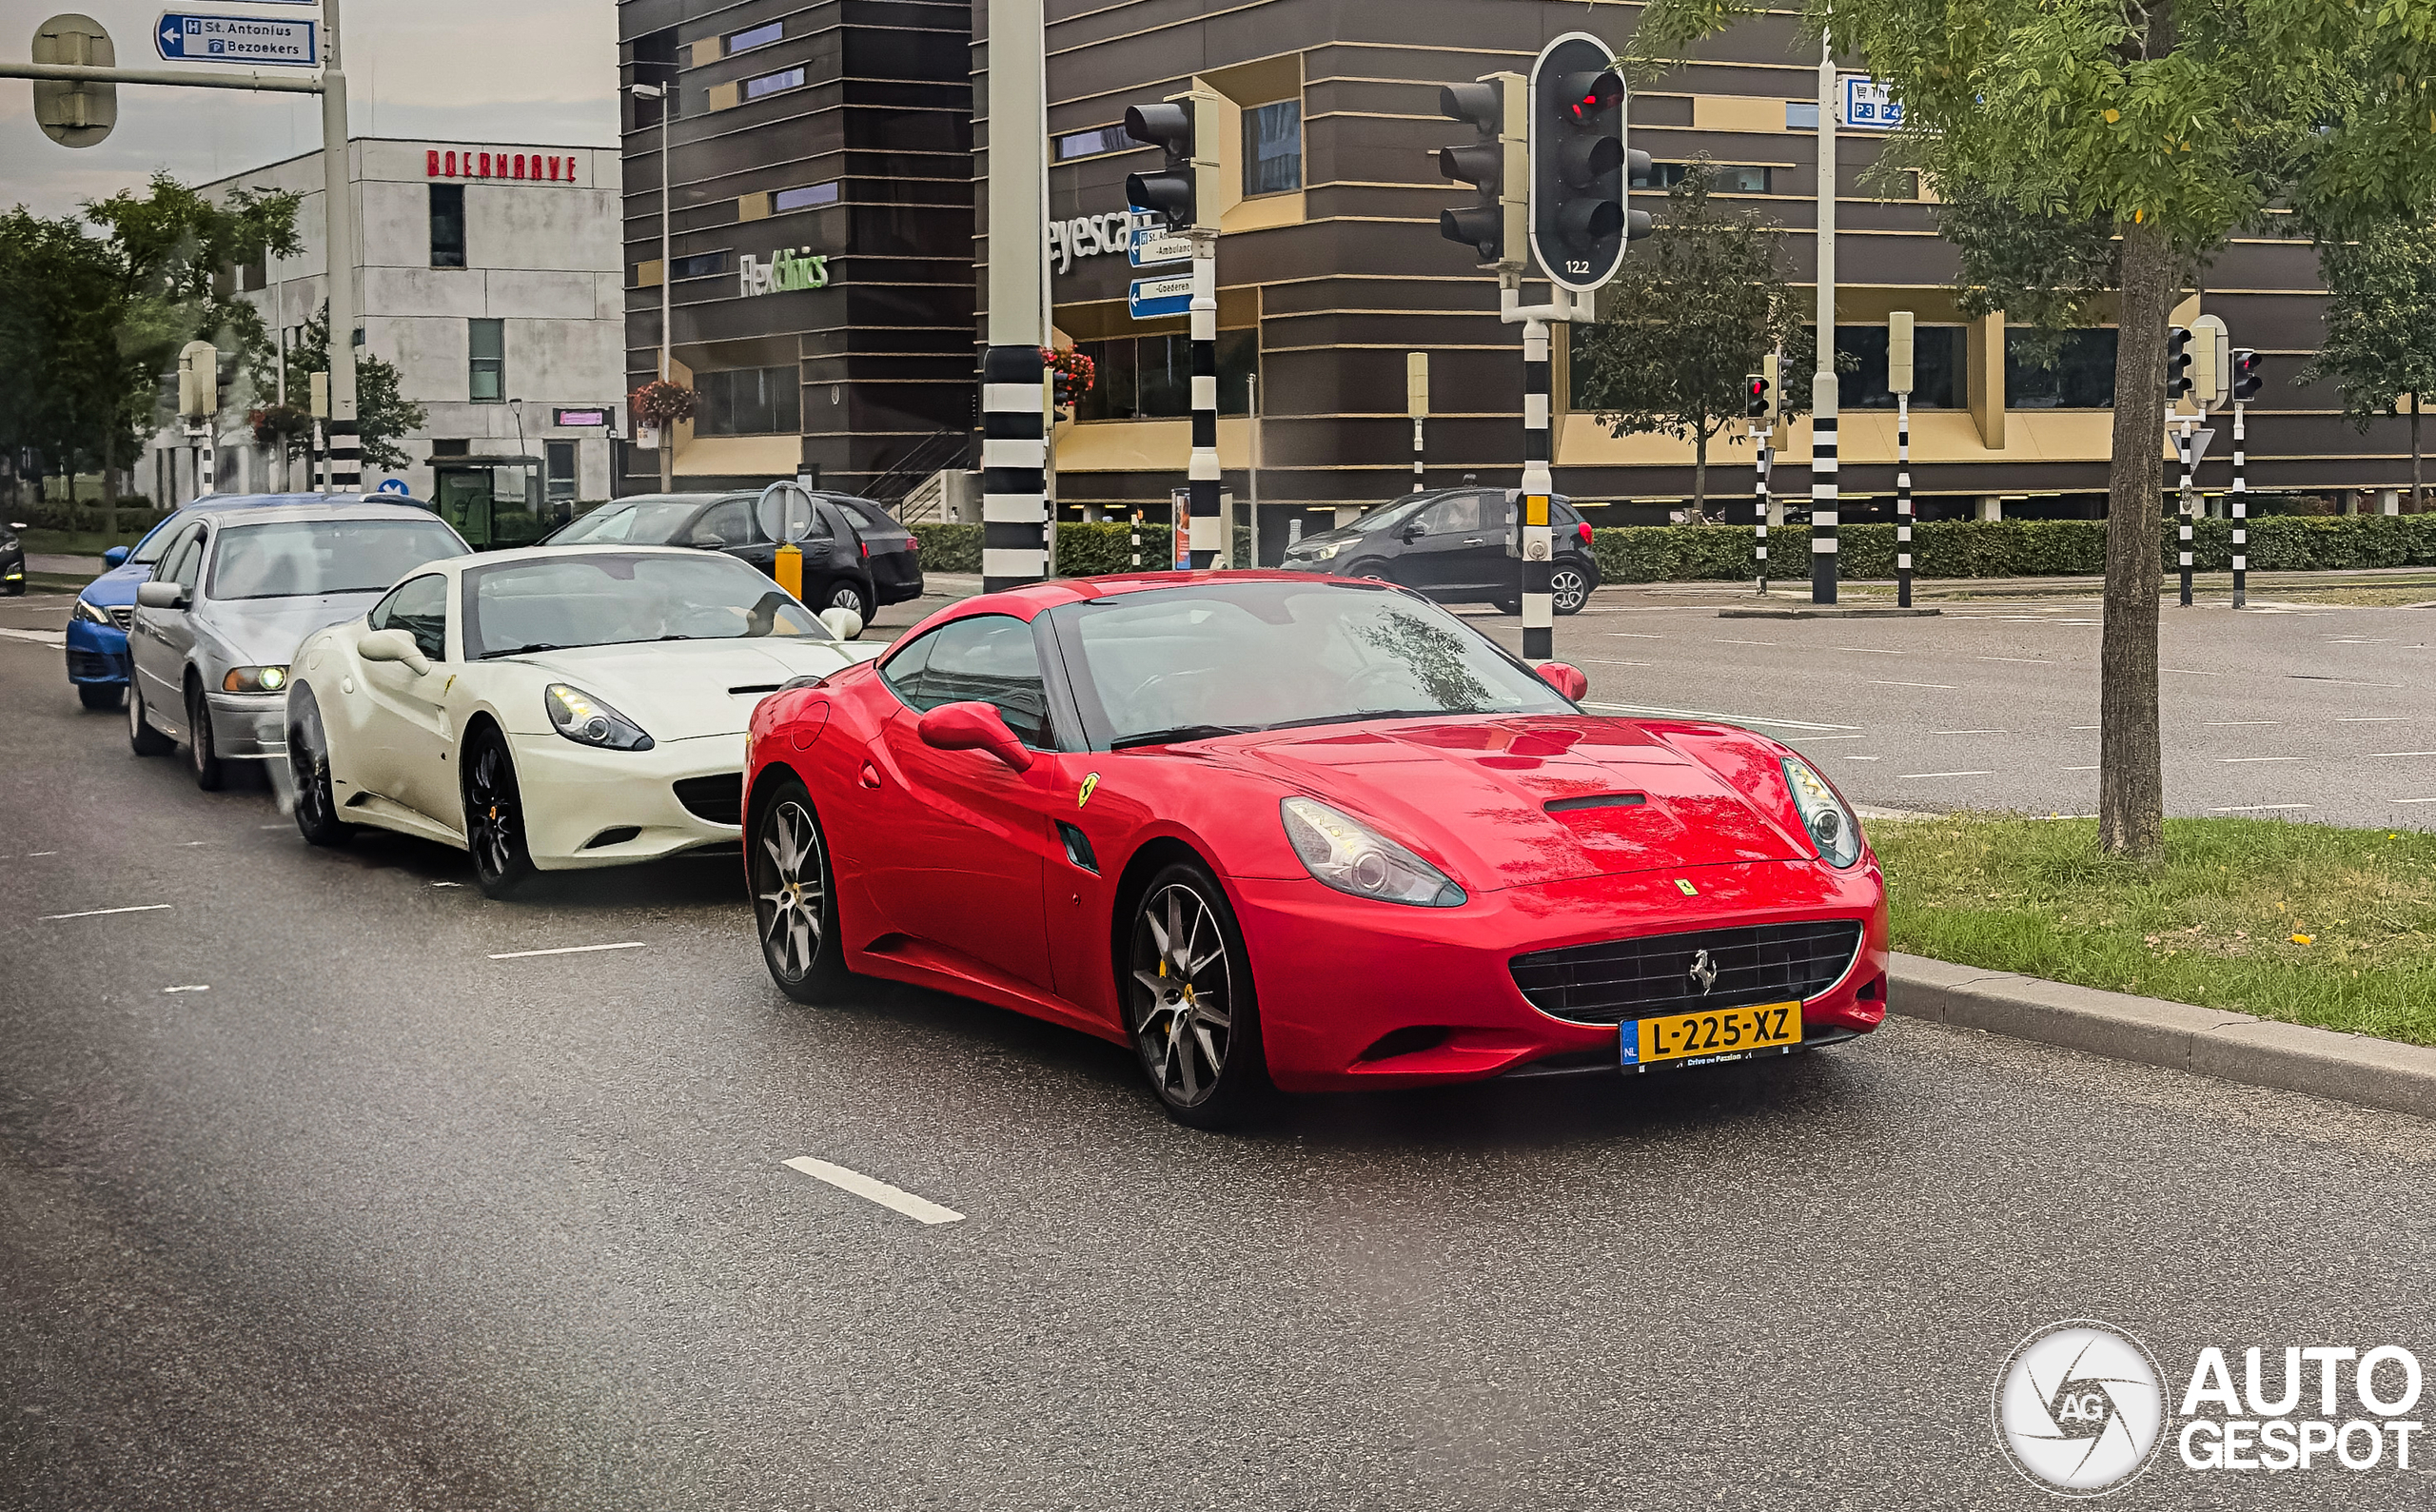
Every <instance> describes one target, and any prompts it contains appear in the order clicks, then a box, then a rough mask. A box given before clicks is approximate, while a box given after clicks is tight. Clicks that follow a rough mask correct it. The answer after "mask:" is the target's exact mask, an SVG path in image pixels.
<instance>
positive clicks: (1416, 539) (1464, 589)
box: [1279, 488, 1599, 615]
mask: <svg viewBox="0 0 2436 1512" xmlns="http://www.w3.org/2000/svg"><path fill="white" fill-rule="evenodd" d="M1514 509H1515V506H1514V505H1513V504H1510V503H1508V502H1507V501H1506V497H1505V491H1504V490H1503V489H1502V488H1442V489H1439V490H1436V491H1434V492H1431V493H1425V494H1411V495H1407V496H1406V497H1405V498H1403V499H1399V500H1397V501H1395V502H1393V503H1389V504H1383V505H1381V506H1380V507H1378V508H1376V509H1374V510H1372V511H1370V513H1368V514H1366V515H1365V516H1363V517H1362V518H1361V519H1360V520H1355V521H1354V522H1353V523H1352V524H1350V525H1346V526H1342V527H1340V528H1339V529H1336V530H1330V531H1325V532H1323V533H1321V534H1319V535H1316V536H1306V537H1304V538H1303V539H1302V540H1298V541H1296V542H1295V543H1294V544H1293V545H1291V546H1288V547H1287V549H1286V560H1284V561H1283V562H1281V563H1279V565H1280V566H1281V567H1282V568H1284V569H1285V570H1286V571H1287V572H1325V573H1331V574H1334V575H1335V576H1337V577H1340V578H1378V579H1385V581H1388V582H1397V583H1402V584H1404V585H1405V587H1407V588H1415V589H1419V590H1420V591H1421V592H1423V593H1424V594H1427V595H1428V596H1429V597H1430V598H1432V599H1439V600H1441V601H1442V602H1445V603H1487V604H1495V605H1497V606H1498V608H1500V609H1502V610H1503V611H1505V612H1506V613H1507V614H1510V615H1511V614H1521V613H1522V560H1520V559H1519V558H1515V557H1510V556H1508V555H1506V550H1505V538H1506V535H1507V533H1508V532H1509V531H1510V530H1511V529H1512V526H1513V519H1514ZM1548 524H1549V525H1550V527H1551V534H1552V535H1553V537H1554V538H1555V547H1556V549H1555V553H1554V557H1553V560H1551V562H1550V564H1549V568H1550V570H1549V573H1548V588H1549V591H1550V593H1552V594H1553V595H1554V596H1555V598H1556V611H1557V613H1559V614H1561V615H1569V614H1578V613H1580V612H1581V606H1582V605H1583V604H1585V603H1588V602H1589V601H1590V591H1591V590H1592V589H1594V588H1596V587H1598V586H1599V562H1598V560H1597V559H1596V558H1594V557H1593V556H1592V555H1591V552H1590V525H1589V522H1588V521H1587V520H1583V519H1582V518H1581V512H1580V511H1578V510H1576V509H1575V508H1574V507H1573V505H1572V504H1571V503H1569V502H1567V501H1565V500H1563V499H1562V498H1554V499H1551V500H1549V501H1548Z"/></svg>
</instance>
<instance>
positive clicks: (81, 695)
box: [76, 682, 127, 714]
mask: <svg viewBox="0 0 2436 1512" xmlns="http://www.w3.org/2000/svg"><path fill="white" fill-rule="evenodd" d="M76 701H77V702H79V703H81V704H83V705H84V706H85V707H86V708H88V709H90V710H92V711H93V712H94V713H96V714H116V713H117V712H118V708H119V705H120V704H122V703H124V702H126V701H127V690H126V689H125V688H122V687H120V686H119V685H118V684H117V683H115V682H80V683H78V684H76Z"/></svg>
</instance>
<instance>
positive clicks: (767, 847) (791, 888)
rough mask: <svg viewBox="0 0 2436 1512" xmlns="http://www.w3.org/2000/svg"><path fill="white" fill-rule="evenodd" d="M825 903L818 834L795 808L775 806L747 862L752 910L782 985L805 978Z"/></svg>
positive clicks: (789, 802) (788, 802) (784, 803)
mask: <svg viewBox="0 0 2436 1512" xmlns="http://www.w3.org/2000/svg"><path fill="white" fill-rule="evenodd" d="M827 900H828V888H827V877H826V874H825V870H824V868H823V867H822V864H821V855H820V831H819V830H818V829H817V828H816V827H815V825H814V824H813V822H812V815H810V814H808V813H806V812H805V811H804V807H803V805H802V804H801V803H798V802H796V800H795V799H793V798H788V799H784V800H781V801H780V802H779V803H778V805H777V806H776V808H774V809H772V810H771V812H770V818H769V821H768V823H767V824H766V825H765V826H764V828H763V829H762V831H761V844H760V848H759V849H758V851H756V854H755V855H754V857H753V907H754V913H755V914H756V916H757V921H758V923H759V924H760V928H761V943H762V947H763V952H764V953H765V954H766V955H767V956H768V957H769V960H770V969H771V970H772V971H774V972H777V973H778V975H779V976H780V977H782V978H784V979H785V980H787V981H790V982H799V981H802V980H803V979H804V977H806V976H807V975H809V974H810V973H811V972H812V965H813V962H814V960H815V958H817V957H818V955H819V954H820V944H821V918H822V906H823V905H824V904H825V903H826V902H827Z"/></svg>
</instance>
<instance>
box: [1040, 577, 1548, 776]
mask: <svg viewBox="0 0 2436 1512" xmlns="http://www.w3.org/2000/svg"><path fill="white" fill-rule="evenodd" d="M1050 614H1051V623H1053V624H1054V625H1055V626H1056V627H1057V631H1058V638H1059V641H1060V642H1061V644H1062V645H1063V647H1064V648H1065V655H1066V658H1067V662H1068V665H1069V666H1070V667H1075V670H1076V673H1077V676H1076V677H1075V678H1074V681H1075V683H1076V688H1077V692H1078V693H1080V694H1081V695H1082V702H1083V703H1084V705H1085V717H1086V718H1087V719H1089V720H1090V722H1091V723H1092V724H1093V725H1094V726H1095V727H1096V728H1095V729H1094V730H1093V735H1094V736H1096V737H1097V741H1098V742H1099V743H1105V744H1110V745H1124V744H1127V743H1129V742H1133V743H1149V742H1148V741H1147V740H1146V739H1145V737H1146V736H1155V735H1158V734H1160V733H1162V732H1190V733H1191V734H1194V735H1213V734H1222V733H1231V732H1242V731H1250V730H1271V729H1276V728H1279V727H1280V726H1285V725H1306V724H1330V723H1337V722H1341V721H1345V720H1352V719H1362V718H1380V717H1390V716H1411V717H1424V716H1431V715H1443V714H1570V713H1572V712H1573V705H1571V704H1569V703H1567V702H1566V701H1565V700H1564V699H1563V698H1562V697H1559V696H1558V695H1557V693H1556V691H1555V690H1554V689H1552V688H1550V687H1549V686H1548V685H1547V684H1546V683H1544V682H1542V681H1541V680H1540V679H1539V678H1538V677H1535V676H1533V675H1532V673H1531V671H1530V669H1529V668H1527V667H1525V666H1523V665H1522V663H1521V662H1519V661H1517V660H1515V659H1514V658H1512V657H1510V656H1508V655H1506V654H1505V652H1504V651H1503V649H1502V648H1500V647H1499V646H1498V645H1497V644H1496V643H1495V642H1493V641H1491V640H1490V639H1489V638H1487V637H1485V636H1483V635H1482V634H1481V633H1480V632H1478V631H1476V630H1474V629H1472V628H1471V627H1470V626H1469V625H1466V624H1465V623H1464V622H1463V621H1462V620H1460V619H1456V618H1455V617H1454V616H1453V615H1450V614H1448V613H1447V612H1446V611H1445V610H1444V609H1441V608H1439V607H1438V606H1437V605H1436V604H1433V603H1428V602H1425V601H1424V600H1422V599H1415V598H1413V597H1412V596H1411V595H1409V594H1405V593H1400V592H1397V591H1396V590H1394V589H1389V588H1357V587H1353V586H1351V585H1348V584H1342V583H1297V582H1215V583H1205V584H1199V585H1196V586H1194V587H1190V588H1167V589H1154V590H1151V591H1149V592H1145V593H1139V594H1126V595H1123V596H1122V597H1119V598H1112V599H1099V600H1096V601H1093V602H1089V603H1072V604H1061V605H1059V606H1058V607H1057V608H1055V609H1052V610H1051V611H1050ZM1077 663H1079V666H1077V665H1076V664H1077ZM1255 669H1257V670H1256V671H1255ZM1093 705H1096V708H1095V709H1094V708H1093V707H1092V706H1093ZM1170 737H1171V738H1185V737H1187V736H1185V735H1183V734H1177V735H1173V736H1170Z"/></svg>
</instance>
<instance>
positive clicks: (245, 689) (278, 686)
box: [220, 667, 287, 693]
mask: <svg viewBox="0 0 2436 1512" xmlns="http://www.w3.org/2000/svg"><path fill="white" fill-rule="evenodd" d="M286 690H287V669H286V668H285V667H230V668H229V669H228V676H226V677H223V678H221V679H220V691H221V692H223V693H285V691H286Z"/></svg>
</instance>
